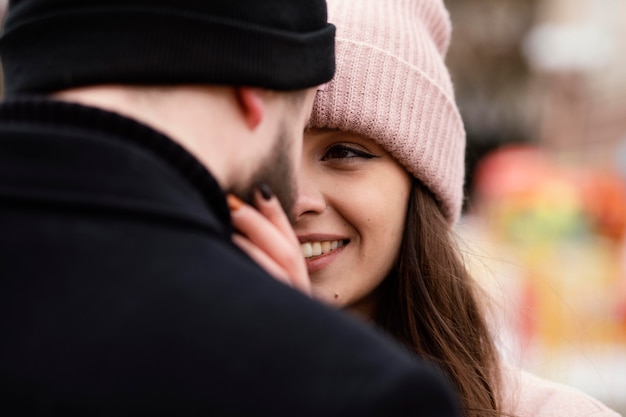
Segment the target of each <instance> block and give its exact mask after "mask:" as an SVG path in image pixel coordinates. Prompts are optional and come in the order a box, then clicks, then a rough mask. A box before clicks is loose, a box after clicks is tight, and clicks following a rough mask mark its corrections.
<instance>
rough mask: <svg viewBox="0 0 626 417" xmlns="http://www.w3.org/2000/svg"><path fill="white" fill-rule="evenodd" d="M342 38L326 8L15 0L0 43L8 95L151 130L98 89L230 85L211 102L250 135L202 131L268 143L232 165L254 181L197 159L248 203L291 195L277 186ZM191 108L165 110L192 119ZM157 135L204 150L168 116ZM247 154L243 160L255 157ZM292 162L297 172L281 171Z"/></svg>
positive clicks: (321, 0) (317, 0)
mask: <svg viewBox="0 0 626 417" xmlns="http://www.w3.org/2000/svg"><path fill="white" fill-rule="evenodd" d="M334 33H335V28H334V26H333V25H331V24H329V23H328V22H327V15H326V2H325V0H263V1H259V0H211V1H208V0H176V1H173V0H13V1H12V2H11V5H10V7H9V12H8V15H7V19H6V22H5V28H4V34H3V35H2V38H1V39H0V55H1V58H2V65H3V69H4V76H5V79H4V82H5V90H4V91H5V95H6V96H7V97H11V96H16V95H22V94H57V97H59V98H64V99H69V100H74V101H81V102H84V103H86V104H92V105H101V107H104V108H107V109H110V110H118V111H119V112H121V113H124V114H127V115H129V116H132V117H135V118H137V119H139V120H140V121H142V122H146V123H148V124H151V123H150V122H151V121H152V120H149V119H150V115H149V113H150V112H149V111H144V109H141V108H139V109H137V108H133V107H131V106H129V105H128V104H129V103H128V101H126V102H125V103H122V102H120V99H119V97H121V96H119V97H118V98H115V99H113V100H112V101H111V100H110V98H107V99H105V100H101V97H98V95H97V94H95V95H94V92H93V90H91V88H92V87H98V88H100V87H103V86H105V87H107V86H108V87H109V88H110V89H113V88H116V87H119V86H127V87H130V86H132V87H133V88H136V87H137V86H151V87H152V86H169V87H172V86H181V87H189V86H195V87H202V86H229V87H231V88H232V89H233V90H232V91H231V92H227V93H224V92H223V91H221V90H220V91H221V92H220V94H221V93H224V94H225V95H223V97H222V98H219V99H218V100H213V101H211V102H207V103H205V104H207V105H209V107H210V106H211V105H217V104H218V103H220V102H224V101H225V102H227V103H228V104H229V105H233V106H234V107H233V111H235V112H239V114H240V116H241V117H240V119H241V121H244V123H243V124H242V125H241V126H244V127H245V128H247V132H241V131H239V132H238V133H236V132H237V131H236V130H232V129H231V130H230V132H231V137H230V138H229V137H227V135H214V134H212V133H213V131H214V130H215V129H217V128H218V126H216V125H215V123H213V124H212V125H211V124H209V123H208V122H209V121H208V120H207V119H203V120H195V121H194V123H196V124H198V125H200V124H202V127H203V128H204V129H205V130H206V140H207V141H211V140H213V141H215V140H221V141H233V143H234V142H235V141H237V140H238V141H240V142H241V141H242V140H243V139H242V138H240V136H246V134H245V133H250V135H248V136H249V138H248V139H250V140H255V141H260V142H261V143H260V144H259V143H254V144H251V146H250V147H249V149H250V150H254V151H255V153H254V155H252V159H250V160H248V161H247V163H248V165H247V166H249V168H246V167H244V165H245V164H244V165H242V164H236V163H235V164H231V166H229V168H228V169H229V170H230V171H233V169H235V167H238V168H236V170H239V171H248V170H249V171H250V172H241V174H242V175H240V176H239V177H236V178H235V177H233V175H232V172H228V173H219V172H215V169H216V167H214V166H213V164H212V161H211V160H210V159H211V157H210V155H206V154H198V152H197V151H198V149H190V150H191V151H192V153H194V154H195V155H196V157H198V158H199V159H200V160H201V161H202V162H205V164H206V165H207V166H208V167H209V168H210V169H211V171H212V172H213V173H214V174H216V176H217V177H218V180H219V179H220V178H222V177H223V178H227V181H226V182H223V183H221V184H222V186H223V187H224V188H226V189H227V190H228V191H231V190H232V191H235V192H237V193H238V194H240V195H241V196H243V197H245V196H246V195H247V194H249V192H250V189H251V187H252V186H253V185H254V183H256V182H259V181H266V182H269V183H270V185H271V186H273V187H274V188H278V189H277V191H278V193H277V194H278V195H279V196H281V195H285V194H286V191H283V192H281V191H280V184H283V183H289V182H290V181H289V180H288V177H287V178H282V179H280V177H279V178H278V180H274V179H273V178H275V177H276V175H275V174H277V173H281V175H280V176H281V177H282V176H283V175H288V171H290V170H291V169H293V168H294V166H295V165H292V164H295V163H296V162H295V161H297V160H299V149H300V147H301V144H300V143H299V142H301V130H302V129H303V127H304V124H302V126H300V121H299V119H301V118H302V115H301V113H303V112H302V111H300V112H298V111H297V110H298V109H301V110H302V109H307V110H306V112H308V111H309V110H310V106H309V101H312V98H311V99H310V100H309V99H308V98H309V97H311V95H312V94H313V93H312V91H313V88H314V87H315V86H317V85H319V84H322V83H325V82H327V81H329V80H330V79H331V78H332V76H333V74H334V70H335V59H334ZM76 91H79V93H77V94H73V93H75V92H76ZM99 91H100V92H101V91H102V90H99ZM65 93H69V94H65ZM106 94H108V93H106V92H105V95H106ZM293 95H295V96H299V97H300V99H298V100H296V101H297V104H298V105H297V106H293V105H292V106H289V103H290V102H292V101H293V97H292V96H293ZM181 97H182V96H181ZM179 98H180V97H179ZM305 98H307V99H305ZM116 100H117V101H116ZM165 102H167V100H165ZM199 103H200V101H198V102H197V104H198V105H199ZM259 103H260V105H259ZM183 104H184V103H183ZM190 106H191V104H189V105H184V106H183V107H182V108H181V107H178V108H171V107H170V108H169V109H166V110H167V111H169V112H179V113H181V115H180V116H181V117H179V119H180V120H183V119H184V115H183V114H182V112H188V111H189V110H190ZM213 107H215V110H216V112H217V113H219V112H218V109H219V107H217V106H213ZM146 109H148V108H146ZM281 109H282V110H281ZM220 116H221V117H227V118H229V115H226V114H221V113H220ZM306 117H308V114H307V115H306ZM172 119H175V117H172ZM230 119H232V120H235V119H236V118H230ZM257 119H259V120H257ZM180 120H179V121H180ZM232 120H231V121H232ZM217 122H218V123H219V124H221V122H220V120H218V121H217ZM305 122H306V120H305V121H304V122H303V123H305ZM173 124H174V125H175V124H176V122H173ZM152 126H153V127H155V128H157V129H159V130H166V132H165V133H168V134H170V136H171V137H172V138H173V139H174V140H177V141H179V142H181V144H182V145H183V146H186V147H188V149H189V148H190V147H191V148H193V146H189V144H188V143H187V142H188V141H189V140H190V139H189V138H188V137H187V136H185V132H182V131H174V130H173V129H169V130H168V129H167V126H165V125H164V124H163V123H162V122H161V121H160V120H158V119H155V120H154V123H152ZM294 129H297V130H295V131H294ZM196 130H197V129H196ZM218 130H219V129H218ZM235 136H236V137H235ZM196 139H197V138H196ZM194 140H195V139H194ZM192 145H193V144H192ZM238 146H240V147H244V146H245V143H241V144H238ZM259 146H260V148H259ZM200 147H201V146H200ZM214 149H215V147H213V150H214ZM207 151H208V150H207ZM240 154H241V156H240V157H237V155H235V156H234V157H236V158H239V159H241V158H244V155H246V154H247V153H246V151H245V150H244V149H242V151H241V152H240ZM283 160H287V161H288V163H287V165H286V167H284V168H280V167H281V166H283V165H284V163H281V164H279V165H274V164H278V163H279V162H280V161H283ZM259 161H260V162H259ZM217 162H219V161H216V163H217ZM229 162H237V161H229ZM240 162H241V161H240ZM257 174H258V175H257ZM270 174H271V175H270ZM259 176H260V177H259ZM231 177H232V180H230V179H229V178H231ZM287 200H288V199H287V198H284V201H287Z"/></svg>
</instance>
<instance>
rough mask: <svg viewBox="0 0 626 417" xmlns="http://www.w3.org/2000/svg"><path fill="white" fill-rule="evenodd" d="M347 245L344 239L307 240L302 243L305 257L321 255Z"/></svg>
mask: <svg viewBox="0 0 626 417" xmlns="http://www.w3.org/2000/svg"><path fill="white" fill-rule="evenodd" d="M343 245H345V243H344V241H343V240H325V241H324V242H306V243H303V244H301V245H300V246H301V247H302V255H303V256H304V257H305V258H312V257H314V256H320V255H323V254H325V253H328V252H330V251H333V250H335V249H337V248H340V247H342V246H343Z"/></svg>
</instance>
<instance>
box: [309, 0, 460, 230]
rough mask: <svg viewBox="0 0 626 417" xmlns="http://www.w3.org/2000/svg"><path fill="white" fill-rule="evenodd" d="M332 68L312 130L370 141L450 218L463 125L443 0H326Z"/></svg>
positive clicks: (456, 207)
mask: <svg viewBox="0 0 626 417" xmlns="http://www.w3.org/2000/svg"><path fill="white" fill-rule="evenodd" d="M328 13H329V21H330V22H332V23H334V24H335V26H336V27H337V37H336V45H335V48H336V54H337V55H336V56H337V72H336V74H335V78H334V80H333V81H332V82H331V83H329V84H328V86H327V87H326V88H325V89H324V91H319V92H318V94H317V97H316V101H315V106H314V109H313V115H312V118H311V122H310V127H312V128H329V129H340V130H343V131H349V132H353V133H357V134H360V135H363V136H366V137H368V138H371V139H374V140H375V141H376V142H377V143H379V144H380V145H381V146H382V147H383V148H385V149H386V150H387V151H388V152H389V153H390V154H391V155H393V156H394V157H395V158H396V159H397V160H398V161H399V162H400V163H401V164H402V165H403V166H404V167H405V168H406V169H407V170H408V171H409V172H410V173H411V174H413V175H414V176H415V177H416V178H417V179H419V180H420V181H421V182H422V183H423V184H424V185H426V186H427V187H428V188H429V189H430V190H431V192H432V193H433V194H434V195H435V197H436V198H437V200H438V203H439V205H440V208H441V210H442V212H443V213H444V215H445V216H446V218H447V220H448V222H449V223H450V224H451V225H452V224H454V223H455V222H456V221H457V220H458V218H459V216H460V213H461V206H462V200H463V179H464V172H465V170H464V168H465V167H464V158H465V130H464V127H463V122H462V120H461V117H460V114H459V111H458V109H457V106H456V104H455V101H454V92H453V87H452V82H451V80H450V74H449V73H448V70H447V68H446V66H445V63H444V58H445V54H446V52H447V49H448V45H449V42H450V32H451V24H450V19H449V15H448V12H447V10H446V9H445V6H444V5H443V1H442V0H359V1H358V7H357V5H356V3H355V2H354V1H350V0H328Z"/></svg>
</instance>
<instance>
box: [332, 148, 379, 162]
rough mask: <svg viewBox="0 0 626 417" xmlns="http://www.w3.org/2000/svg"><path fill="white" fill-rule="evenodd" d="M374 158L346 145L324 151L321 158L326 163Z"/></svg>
mask: <svg viewBox="0 0 626 417" xmlns="http://www.w3.org/2000/svg"><path fill="white" fill-rule="evenodd" d="M374 157H375V156H374V155H372V154H369V153H367V152H365V151H362V150H360V149H355V148H352V147H350V146H346V145H334V146H331V147H330V148H328V149H327V150H326V153H324V156H322V161H328V160H331V159H349V158H365V159H371V158H374Z"/></svg>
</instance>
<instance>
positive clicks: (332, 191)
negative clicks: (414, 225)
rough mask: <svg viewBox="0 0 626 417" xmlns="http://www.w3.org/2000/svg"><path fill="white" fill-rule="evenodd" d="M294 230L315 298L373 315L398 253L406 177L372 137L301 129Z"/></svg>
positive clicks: (407, 177) (407, 191)
mask: <svg viewBox="0 0 626 417" xmlns="http://www.w3.org/2000/svg"><path fill="white" fill-rule="evenodd" d="M296 178H297V180H298V191H299V194H298V197H297V199H296V203H295V206H294V210H295V213H294V216H295V217H294V218H295V221H296V222H295V226H294V227H295V230H296V234H297V235H298V238H299V239H300V243H301V244H302V251H303V254H304V256H305V258H306V262H307V267H308V270H309V274H310V276H311V282H312V284H313V295H314V297H315V298H317V299H318V300H321V301H323V302H325V303H328V304H331V305H334V306H337V307H347V308H349V309H351V310H354V311H355V312H357V313H359V314H362V315H366V316H371V313H372V309H373V308H374V306H375V304H376V300H377V297H376V295H375V294H376V292H375V290H376V288H377V287H378V286H379V284H380V283H381V282H382V281H383V279H384V278H385V277H386V276H387V274H388V273H389V271H390V270H391V268H392V266H393V264H394V261H395V259H396V257H397V255H398V251H399V247H400V242H401V239H402V231H403V228H404V220H405V215H406V209H407V204H408V198H409V192H410V186H411V180H410V176H409V174H408V173H407V171H406V170H405V169H404V168H403V167H402V166H400V165H399V164H398V163H397V162H396V161H395V159H393V158H392V157H391V155H389V154H388V153H387V152H386V151H385V150H383V148H382V147H380V146H379V145H377V144H376V143H375V142H374V141H373V140H371V139H368V138H365V137H363V136H359V135H356V134H352V133H346V132H342V131H327V130H320V131H317V130H313V131H308V132H306V133H305V135H304V147H303V156H302V167H301V171H300V172H299V173H298V174H297V175H296Z"/></svg>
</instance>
